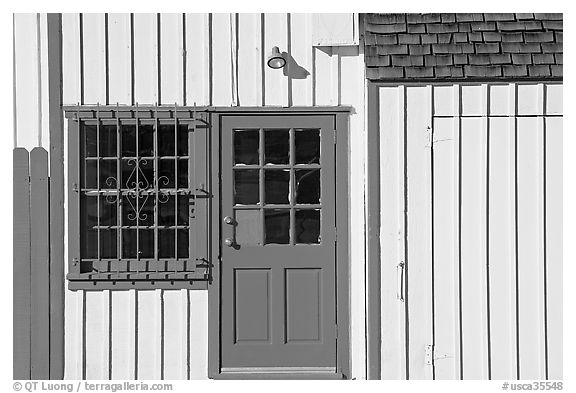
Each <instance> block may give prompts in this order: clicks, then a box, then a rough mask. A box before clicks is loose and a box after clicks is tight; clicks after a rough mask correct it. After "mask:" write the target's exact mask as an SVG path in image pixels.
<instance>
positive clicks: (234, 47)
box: [230, 13, 238, 106]
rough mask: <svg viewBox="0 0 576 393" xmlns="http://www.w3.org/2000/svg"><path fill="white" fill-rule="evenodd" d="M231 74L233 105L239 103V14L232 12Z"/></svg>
mask: <svg viewBox="0 0 576 393" xmlns="http://www.w3.org/2000/svg"><path fill="white" fill-rule="evenodd" d="M230 57H231V59H232V62H231V67H230V74H231V80H232V83H231V88H232V93H231V94H232V103H231V105H232V106H237V105H238V14H236V13H231V14H230Z"/></svg>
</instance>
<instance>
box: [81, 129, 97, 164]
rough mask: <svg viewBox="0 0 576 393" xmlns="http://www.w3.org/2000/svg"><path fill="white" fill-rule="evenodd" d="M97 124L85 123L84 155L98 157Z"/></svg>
mask: <svg viewBox="0 0 576 393" xmlns="http://www.w3.org/2000/svg"><path fill="white" fill-rule="evenodd" d="M97 138H98V132H97V129H96V125H84V156H85V157H96V156H97V154H98V144H97V140H98V139H97Z"/></svg>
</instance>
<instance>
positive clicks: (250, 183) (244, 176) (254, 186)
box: [234, 169, 260, 205]
mask: <svg viewBox="0 0 576 393" xmlns="http://www.w3.org/2000/svg"><path fill="white" fill-rule="evenodd" d="M258 174H259V171H258V170H257V169H246V170H236V171H234V203H235V204H236V205H255V204H257V203H258V202H259V200H260V198H259V189H260V187H259V182H258V178H259V176H258Z"/></svg>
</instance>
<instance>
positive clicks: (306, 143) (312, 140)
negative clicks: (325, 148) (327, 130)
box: [294, 129, 320, 164]
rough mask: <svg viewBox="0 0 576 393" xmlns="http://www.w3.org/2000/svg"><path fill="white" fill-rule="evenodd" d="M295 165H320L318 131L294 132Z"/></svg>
mask: <svg viewBox="0 0 576 393" xmlns="http://www.w3.org/2000/svg"><path fill="white" fill-rule="evenodd" d="M294 147H295V163H296V164H319V163H320V130H299V129H298V130H295V132H294Z"/></svg>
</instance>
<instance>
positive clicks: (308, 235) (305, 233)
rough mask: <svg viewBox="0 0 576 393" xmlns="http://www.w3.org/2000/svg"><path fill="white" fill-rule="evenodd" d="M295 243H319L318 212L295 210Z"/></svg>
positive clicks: (316, 210)
mask: <svg viewBox="0 0 576 393" xmlns="http://www.w3.org/2000/svg"><path fill="white" fill-rule="evenodd" d="M295 217H296V223H295V228H294V229H295V233H296V243H303V244H314V243H320V210H318V209H315V210H296V212H295Z"/></svg>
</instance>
